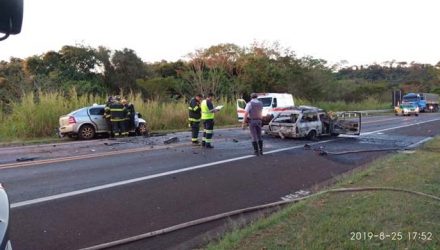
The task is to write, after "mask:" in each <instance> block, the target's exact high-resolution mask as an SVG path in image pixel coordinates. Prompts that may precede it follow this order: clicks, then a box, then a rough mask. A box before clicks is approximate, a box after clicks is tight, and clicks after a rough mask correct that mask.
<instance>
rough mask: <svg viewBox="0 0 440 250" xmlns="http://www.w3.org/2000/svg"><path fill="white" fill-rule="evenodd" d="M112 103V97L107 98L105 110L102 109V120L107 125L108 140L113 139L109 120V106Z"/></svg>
mask: <svg viewBox="0 0 440 250" xmlns="http://www.w3.org/2000/svg"><path fill="white" fill-rule="evenodd" d="M112 103H113V96H109V97H108V99H107V103H106V104H105V109H104V118H105V121H106V123H107V128H108V136H109V138H113V137H115V135H114V133H113V126H112V122H111V120H110V118H111V114H110V105H111V104H112Z"/></svg>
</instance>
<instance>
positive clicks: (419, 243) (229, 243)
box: [206, 138, 440, 250]
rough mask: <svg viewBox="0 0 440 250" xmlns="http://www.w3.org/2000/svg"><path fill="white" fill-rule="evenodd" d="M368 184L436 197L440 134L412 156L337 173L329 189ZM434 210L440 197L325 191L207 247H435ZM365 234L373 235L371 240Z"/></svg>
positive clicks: (439, 242)
mask: <svg viewBox="0 0 440 250" xmlns="http://www.w3.org/2000/svg"><path fill="white" fill-rule="evenodd" d="M373 186H383V187H394V188H402V189H407V190H413V191H419V192H424V193H427V194H431V195H434V196H437V197H439V196H440V138H436V139H435V140H433V141H431V142H429V143H427V144H426V145H425V146H423V147H422V148H421V149H420V150H417V151H416V152H415V153H413V154H396V155H392V156H388V157H386V158H384V159H379V160H377V161H375V162H374V163H372V164H371V165H370V166H368V168H366V169H364V170H359V171H357V172H356V173H353V174H350V175H347V176H345V177H342V179H341V180H340V182H338V183H337V184H336V185H335V186H334V187H335V188H341V187H373ZM439 211H440V202H439V201H435V200H433V199H430V198H426V197H421V196H416V195H413V194H408V193H397V192H390V191H374V192H372V191H368V192H352V193H327V194H324V195H321V196H317V197H313V198H310V199H308V200H305V201H302V202H299V203H296V204H292V205H289V206H288V207H287V208H285V209H283V210H282V211H281V212H278V213H276V214H273V215H272V216H270V217H268V218H265V219H262V220H259V221H257V222H254V223H252V224H251V225H249V226H248V227H245V228H243V229H239V230H235V231H233V232H231V233H228V234H226V235H225V236H224V237H223V239H222V240H221V241H220V242H213V243H211V244H210V245H208V246H207V247H206V248H207V249H210V250H214V249H440V212H439ZM369 232H371V233H372V234H373V235H378V237H374V236H373V237H372V238H371V239H370V237H369V235H368V233H369ZM412 232H418V233H419V234H414V233H412ZM423 232H424V233H423ZM356 233H357V234H356ZM422 233H423V234H422ZM381 235H382V236H381ZM386 235H389V237H387V236H386ZM370 236H371V234H370ZM357 237H358V238H357ZM414 237H415V238H414ZM424 237H426V239H425V240H423V238H424ZM427 237H429V238H430V240H428V239H427Z"/></svg>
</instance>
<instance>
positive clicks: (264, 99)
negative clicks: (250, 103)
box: [258, 97, 272, 107]
mask: <svg viewBox="0 0 440 250" xmlns="http://www.w3.org/2000/svg"><path fill="white" fill-rule="evenodd" d="M258 100H260V101H261V102H262V103H263V107H270V105H272V97H261V98H258Z"/></svg>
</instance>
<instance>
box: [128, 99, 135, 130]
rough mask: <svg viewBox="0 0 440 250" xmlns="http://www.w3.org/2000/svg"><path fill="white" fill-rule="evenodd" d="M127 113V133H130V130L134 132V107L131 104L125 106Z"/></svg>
mask: <svg viewBox="0 0 440 250" xmlns="http://www.w3.org/2000/svg"><path fill="white" fill-rule="evenodd" d="M127 112H128V114H129V115H128V117H129V121H128V131H132V130H136V124H135V122H134V116H135V115H136V111H135V110H134V105H133V103H131V102H130V103H129V104H128V106H127Z"/></svg>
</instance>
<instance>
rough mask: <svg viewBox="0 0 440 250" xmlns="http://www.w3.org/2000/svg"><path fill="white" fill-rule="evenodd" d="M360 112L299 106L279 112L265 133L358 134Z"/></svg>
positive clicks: (312, 136)
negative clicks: (331, 110) (330, 110)
mask: <svg viewBox="0 0 440 250" xmlns="http://www.w3.org/2000/svg"><path fill="white" fill-rule="evenodd" d="M360 132H361V113H359V112H340V113H332V112H326V111H324V110H322V109H319V108H315V107H308V106H300V107H297V108H295V109H290V110H286V111H283V112H281V113H279V114H278V115H277V116H276V117H275V118H274V119H272V121H271V122H270V123H269V128H268V130H267V131H266V133H267V134H270V135H273V136H279V137H281V138H283V139H284V138H286V137H288V138H308V139H316V138H317V137H319V136H338V135H339V134H349V135H359V134H360Z"/></svg>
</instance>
